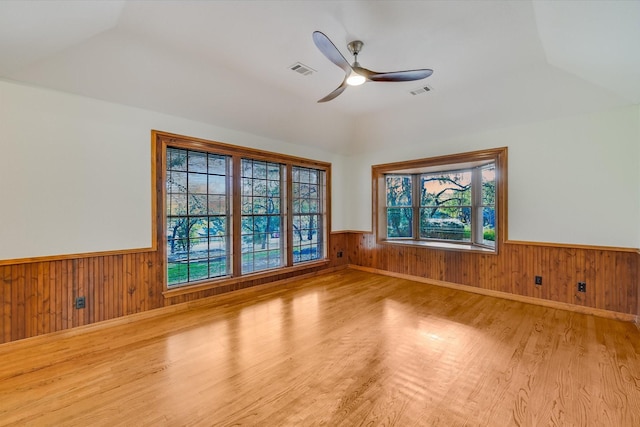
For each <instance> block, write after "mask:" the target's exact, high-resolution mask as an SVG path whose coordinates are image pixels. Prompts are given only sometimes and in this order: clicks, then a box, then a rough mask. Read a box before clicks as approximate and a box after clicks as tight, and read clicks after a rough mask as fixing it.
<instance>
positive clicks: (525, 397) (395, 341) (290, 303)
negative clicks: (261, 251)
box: [0, 270, 640, 427]
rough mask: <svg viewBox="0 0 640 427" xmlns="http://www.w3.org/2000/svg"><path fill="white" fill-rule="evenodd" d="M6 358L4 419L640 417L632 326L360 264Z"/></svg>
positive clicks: (279, 422) (0, 380)
mask: <svg viewBox="0 0 640 427" xmlns="http://www.w3.org/2000/svg"><path fill="white" fill-rule="evenodd" d="M0 361H1V363H0V425H35V426H41V425H56V426H61V425H104V426H117V425H131V426H144V425H149V426H151V425H153V426H159V425H170V426H174V425H175V426H182V425H202V426H211V425H216V426H217V425H220V426H235V425H259V426H288V425H295V426H298V425H300V426H315V425H327V426H339V425H344V426H352V425H375V426H378V425H384V426H418V425H420V426H549V425H551V426H616V427H617V426H623V427H624V426H629V427H631V426H639V425H640V331H639V330H638V328H637V326H636V325H634V324H633V323H625V322H620V321H616V320H610V319H604V318H597V317H593V316H588V315H583V314H577V313H571V312H566V311H562V310H557V309H551V308H545V307H540V306H534V305H528V304H524V303H520V302H514V301H507V300H502V299H498V298H491V297H486V296H480V295H476V294H470V293H465V292H461V291H457V290H453V289H447V288H440V287H436V286H429V285H425V284H420V283H416V282H411V281H408V280H401V279H396V278H390V277H384V276H378V275H375V274H370V273H365V272H361V271H354V270H343V271H341V272H337V273H331V274H326V275H321V276H317V277H314V278H309V279H302V280H298V281H295V282H290V283H287V284H284V285H268V286H259V287H256V288H251V289H247V290H243V291H239V292H237V293H232V294H225V295H222V296H219V297H215V298H214V299H211V300H209V301H208V303H207V304H206V305H201V306H198V307H194V308H191V309H189V310H184V311H178V312H176V313H172V314H163V315H161V316H157V317H151V318H147V319H141V320H138V321H135V322H132V323H127V324H117V325H113V326H104V325H100V324H97V325H93V326H90V327H88V328H87V329H85V330H83V331H81V332H80V333H78V331H77V330H72V331H64V332H61V333H56V334H50V335H45V336H41V337H35V338H30V339H26V340H22V341H17V342H11V343H7V344H4V345H1V346H0Z"/></svg>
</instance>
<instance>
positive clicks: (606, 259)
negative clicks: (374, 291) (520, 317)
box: [348, 232, 640, 319]
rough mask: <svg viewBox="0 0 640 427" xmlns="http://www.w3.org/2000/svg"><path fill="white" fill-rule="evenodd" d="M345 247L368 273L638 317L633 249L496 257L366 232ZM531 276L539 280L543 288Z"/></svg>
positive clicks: (536, 247)
mask: <svg viewBox="0 0 640 427" xmlns="http://www.w3.org/2000/svg"><path fill="white" fill-rule="evenodd" d="M348 247H349V250H348V257H349V264H350V265H355V266H360V267H365V268H367V269H370V271H378V272H389V273H397V274H400V275H402V276H403V277H409V276H413V277H416V278H423V279H432V280H434V281H439V282H448V283H453V284H458V285H466V286H471V287H474V288H478V289H483V290H488V291H497V292H501V293H506V294H512V295H516V296H523V297H529V298H530V300H531V301H533V302H535V300H536V299H538V300H540V302H545V301H554V302H558V303H563V304H570V305H572V306H574V307H576V306H577V307H576V308H591V309H595V310H593V311H594V313H597V312H598V311H604V310H606V311H607V312H611V315H612V317H616V316H615V315H616V314H622V316H618V317H620V318H625V319H634V318H635V319H637V316H638V314H640V308H639V305H640V301H639V299H638V293H639V288H640V278H639V277H638V276H639V274H640V269H639V264H640V262H639V260H640V254H639V253H638V251H636V250H632V249H624V248H620V249H616V248H600V247H587V246H577V245H576V246H565V245H556V244H541V243H526V242H505V243H503V244H502V247H501V248H500V252H499V254H497V255H495V254H483V253H476V252H464V251H447V250H438V249H432V248H425V247H415V246H410V245H397V244H384V243H382V244H380V243H377V242H376V239H375V236H374V235H373V234H372V233H367V232H351V233H350V234H349V240H348ZM535 276H542V285H541V286H536V285H535V282H534V279H535ZM578 282H586V286H587V291H586V292H585V293H582V292H578V291H577V283H578ZM579 311H583V312H584V311H585V310H584V309H581V310H579ZM586 311H588V310H586Z"/></svg>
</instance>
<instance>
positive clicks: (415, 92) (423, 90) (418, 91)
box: [409, 86, 431, 95]
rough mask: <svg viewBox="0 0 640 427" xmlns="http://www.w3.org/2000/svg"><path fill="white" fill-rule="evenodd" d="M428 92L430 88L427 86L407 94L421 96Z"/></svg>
mask: <svg viewBox="0 0 640 427" xmlns="http://www.w3.org/2000/svg"><path fill="white" fill-rule="evenodd" d="M430 90H431V88H430V87H429V86H422V87H419V88H417V89H414V90H412V91H410V92H409V93H410V94H411V95H422V94H423V93H427V92H429V91H430Z"/></svg>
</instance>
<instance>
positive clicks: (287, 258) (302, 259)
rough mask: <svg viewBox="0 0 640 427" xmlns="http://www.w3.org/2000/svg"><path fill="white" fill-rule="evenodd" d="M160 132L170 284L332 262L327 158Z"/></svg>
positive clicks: (157, 135)
mask: <svg viewBox="0 0 640 427" xmlns="http://www.w3.org/2000/svg"><path fill="white" fill-rule="evenodd" d="M154 134H155V141H156V142H155V143H156V151H157V152H158V153H159V154H160V157H159V160H158V162H157V164H158V166H160V167H161V168H162V170H163V174H162V176H161V179H162V183H163V185H162V187H159V192H158V198H159V204H160V205H161V206H162V211H163V212H164V213H165V214H164V216H163V217H162V218H161V220H162V221H163V222H162V226H161V227H160V229H161V230H162V240H163V241H164V245H163V249H164V251H165V254H166V257H165V259H166V265H167V269H166V283H167V287H168V288H175V287H180V286H185V285H189V284H194V283H197V284H203V283H207V282H212V283H214V281H215V282H217V281H220V280H225V279H230V278H235V277H240V276H243V275H247V274H255V273H259V272H265V273H268V272H269V271H270V270H273V271H274V272H275V274H277V273H278V272H279V271H281V270H283V269H287V268H289V269H290V268H296V267H297V266H298V265H300V266H304V265H305V264H308V263H310V262H314V261H315V262H318V261H324V260H326V257H327V255H326V241H327V231H328V213H327V212H328V206H329V201H328V198H327V193H328V192H327V182H328V173H329V171H330V165H329V164H327V163H322V162H317V161H312V160H305V159H300V158H294V157H289V156H286V155H280V154H274V153H266V152H262V151H258V150H252V149H245V148H242V147H235V146H230V145H227V144H220V143H213V142H209V141H200V140H191V139H189V138H183V137H178V136H176V135H170V134H164V133H160V132H156V133H154Z"/></svg>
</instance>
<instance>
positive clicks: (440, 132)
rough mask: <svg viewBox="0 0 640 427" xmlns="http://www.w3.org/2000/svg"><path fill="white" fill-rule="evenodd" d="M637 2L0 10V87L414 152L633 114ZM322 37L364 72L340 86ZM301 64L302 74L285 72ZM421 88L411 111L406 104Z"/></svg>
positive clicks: (314, 141)
mask: <svg viewBox="0 0 640 427" xmlns="http://www.w3.org/2000/svg"><path fill="white" fill-rule="evenodd" d="M639 23H640V1H614V0H610V1H553V2H551V1H482V2H476V1H288V0H284V1H267V0H265V1H115V0H114V1H95V0H94V1H82V2H80V1H13V0H3V1H1V2H0V77H1V78H3V79H5V80H15V81H19V82H24V83H27V84H32V85H36V86H41V87H46V88H51V89H55V90H60V91H65V92H70V93H74V94H80V95H84V96H89V97H93V98H98V99H102V100H106V101H110V102H115V103H120V104H125V105H130V106H135V107H140V108H145V109H150V110H154V111H159V112H163V113H167V114H171V115H175V116H180V117H185V118H189V119H193V120H197V121H201V122H206V123H211V124H215V125H218V126H223V127H227V128H231V129H239V130H244V131H247V132H251V133H255V134H259V135H262V136H265V137H269V138H274V139H279V140H283V141H287V142H291V143H296V144H303V145H309V146H315V147H319V148H322V149H325V150H328V151H332V152H336V153H342V154H349V153H357V152H359V151H362V150H367V149H371V148H375V147H370V146H368V141H369V139H370V136H371V135H372V134H373V133H375V132H377V131H378V130H388V129H389V128H392V129H393V130H394V132H396V133H397V134H399V135H400V136H402V133H403V131H404V130H406V129H411V132H413V133H415V132H419V133H420V134H421V135H424V138H425V139H426V140H428V139H429V138H446V137H449V136H453V135H456V134H459V133H460V132H471V131H478V130H483V129H489V128H495V127H504V126H509V125H513V124H518V123H523V122H529V121H536V120H543V119H548V118H553V117H557V116H563V115H572V114H578V113H583V112H589V111H596V110H601V109H608V108H614V107H617V106H623V105H629V104H639V103H640V48H639V47H638V41H639V40H640V24H639ZM315 30H321V31H323V32H324V33H325V34H327V35H328V36H329V38H331V40H333V42H334V43H335V44H336V46H337V47H338V48H339V49H340V50H341V52H342V54H343V55H344V56H345V58H347V59H348V60H349V61H351V60H352V57H351V55H350V54H349V52H348V50H347V48H346V45H347V43H348V42H349V41H351V40H354V39H359V40H362V41H363V42H364V48H363V50H362V52H361V54H360V55H359V58H358V59H359V62H360V63H361V64H362V65H363V66H364V67H366V68H370V69H373V70H377V71H394V70H405V69H416V68H432V69H433V70H434V73H433V75H432V76H431V77H429V78H428V79H426V80H422V81H419V82H402V83H373V82H369V83H366V84H365V85H363V86H360V87H350V88H348V89H347V90H346V91H345V92H344V93H343V94H342V95H340V96H339V97H338V98H336V99H335V100H333V101H330V102H328V103H322V104H318V103H317V102H316V101H317V100H318V99H320V98H322V97H323V96H325V95H326V94H328V93H329V92H331V91H332V90H333V89H334V88H335V87H337V86H338V85H339V84H340V82H341V81H342V78H343V74H344V73H343V71H342V70H341V69H340V68H338V67H337V66H335V65H334V64H332V63H331V62H329V60H327V58H325V57H324V56H323V55H322V54H321V53H320V52H319V51H318V49H317V48H316V46H315V45H314V43H313V41H312V38H311V34H312V32H313V31H315ZM297 62H300V63H302V64H304V65H306V66H308V67H310V68H312V69H313V70H315V72H314V73H312V74H311V75H309V76H303V75H301V74H299V73H296V72H294V71H292V70H290V66H291V65H293V64H295V63H297ZM425 84H426V85H428V86H429V87H430V88H431V89H432V90H431V91H430V92H427V93H424V94H421V95H415V96H414V95H411V94H410V92H411V91H412V90H415V89H417V88H420V87H423V86H424V85H425Z"/></svg>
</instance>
